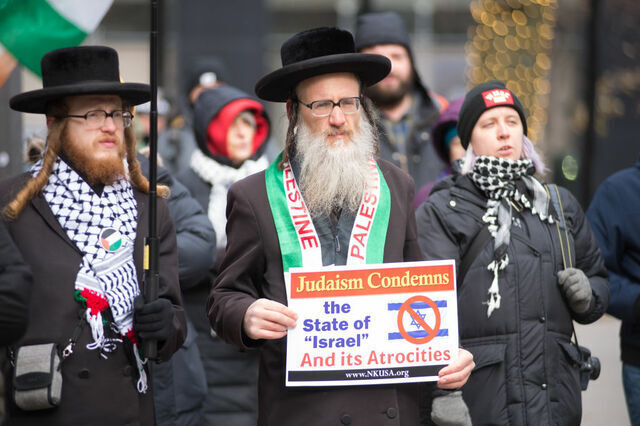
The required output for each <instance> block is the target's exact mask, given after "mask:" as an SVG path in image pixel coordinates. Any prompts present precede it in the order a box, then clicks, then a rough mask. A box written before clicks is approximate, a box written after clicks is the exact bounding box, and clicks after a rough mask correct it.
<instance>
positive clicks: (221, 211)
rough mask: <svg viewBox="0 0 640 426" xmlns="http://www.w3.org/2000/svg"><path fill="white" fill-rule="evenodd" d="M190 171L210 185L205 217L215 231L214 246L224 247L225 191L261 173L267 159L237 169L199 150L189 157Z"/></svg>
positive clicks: (249, 161)
mask: <svg viewBox="0 0 640 426" xmlns="http://www.w3.org/2000/svg"><path fill="white" fill-rule="evenodd" d="M190 165H191V169H192V170H193V171H194V172H195V173H196V174H197V175H198V176H199V177H200V178H201V179H202V180H203V181H205V182H207V183H208V184H210V185H211V193H210V195H209V206H208V208H207V216H208V217H209V221H210V222H211V224H212V225H213V229H214V230H215V231H216V246H217V247H219V248H222V247H225V246H226V244H227V234H226V230H225V227H226V225H227V216H226V211H227V191H228V190H229V186H230V185H231V184H232V183H235V182H237V181H239V180H240V179H244V178H245V177H247V176H249V175H252V174H254V173H258V172H261V171H263V170H264V169H266V168H267V167H268V166H269V162H268V161H267V159H266V158H265V157H264V156H262V157H260V158H258V159H257V160H246V161H245V162H244V163H242V166H240V167H239V168H237V169H236V168H235V167H231V166H227V165H224V164H221V163H218V162H217V161H216V160H214V159H213V158H210V157H207V156H206V155H204V154H203V153H202V151H200V150H195V151H194V152H193V154H192V155H191V164H190Z"/></svg>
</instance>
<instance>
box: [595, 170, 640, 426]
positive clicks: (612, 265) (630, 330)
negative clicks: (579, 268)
mask: <svg viewBox="0 0 640 426" xmlns="http://www.w3.org/2000/svg"><path fill="white" fill-rule="evenodd" d="M587 217H588V218H589V222H591V226H592V227H593V233H594V235H595V236H596V239H597V240H598V245H599V246H600V250H602V255H603V256H604V263H605V265H606V266H607V270H608V271H609V288H610V294H611V301H610V303H609V309H608V310H607V312H608V313H610V314H611V315H613V316H614V317H616V318H618V319H620V320H622V326H621V328H620V355H621V358H622V382H623V385H624V394H625V397H626V401H627V408H628V410H629V418H630V419H631V424H632V425H634V426H636V425H640V158H638V161H637V162H636V164H635V166H633V167H630V168H628V169H625V170H621V171H619V172H617V173H615V174H613V175H612V176H610V177H608V178H607V179H606V180H605V181H604V182H602V184H600V187H598V190H597V191H596V193H595V195H594V196H593V200H591V204H590V205H589V209H588V210H587Z"/></svg>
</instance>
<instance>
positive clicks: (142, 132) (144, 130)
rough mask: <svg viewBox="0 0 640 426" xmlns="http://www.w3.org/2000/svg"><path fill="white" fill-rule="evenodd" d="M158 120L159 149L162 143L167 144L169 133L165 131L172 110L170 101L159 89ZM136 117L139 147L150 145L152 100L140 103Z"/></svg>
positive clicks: (135, 127)
mask: <svg viewBox="0 0 640 426" xmlns="http://www.w3.org/2000/svg"><path fill="white" fill-rule="evenodd" d="M156 106H157V111H156V112H157V122H158V150H159V149H160V148H159V147H160V146H161V145H166V144H167V143H168V141H167V138H168V136H167V133H166V132H165V130H166V128H167V124H168V120H169V113H170V112H171V105H170V104H169V101H167V99H166V98H165V97H164V96H163V95H162V90H160V89H158V101H157V104H156ZM135 114H136V119H135V121H134V123H133V129H134V130H135V132H136V139H137V141H138V149H139V148H142V147H146V146H149V133H150V126H151V102H145V103H143V104H141V105H138V106H137V107H136V110H135Z"/></svg>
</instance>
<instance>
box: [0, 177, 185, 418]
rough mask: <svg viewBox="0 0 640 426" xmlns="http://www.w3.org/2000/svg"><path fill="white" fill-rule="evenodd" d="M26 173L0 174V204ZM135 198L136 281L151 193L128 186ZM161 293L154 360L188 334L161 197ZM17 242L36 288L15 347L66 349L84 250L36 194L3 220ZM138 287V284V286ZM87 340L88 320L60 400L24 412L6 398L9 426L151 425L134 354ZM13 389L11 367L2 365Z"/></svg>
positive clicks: (65, 367)
mask: <svg viewBox="0 0 640 426" xmlns="http://www.w3.org/2000/svg"><path fill="white" fill-rule="evenodd" d="M29 178H30V174H28V173H24V174H21V175H19V176H16V177H12V178H9V179H5V180H2V181H0V206H4V205H6V204H7V203H8V202H9V201H10V200H12V199H13V197H14V196H15V194H16V193H17V192H18V191H19V190H20V189H21V188H22V187H23V186H24V185H25V183H26V182H27V181H28V179H29ZM133 194H134V197H135V199H136V202H137V209H138V224H137V233H136V238H135V242H134V254H133V259H134V263H135V265H136V272H137V279H138V285H139V286H142V282H143V271H144V269H143V253H144V244H143V243H144V236H145V235H146V231H147V229H148V227H149V220H148V216H149V215H148V214H147V212H148V202H147V200H148V197H147V194H144V193H142V192H141V191H139V190H138V189H136V188H134V189H133ZM157 206H158V242H159V244H158V246H159V247H158V251H159V262H158V264H159V288H158V297H161V298H165V299H168V300H169V301H170V302H171V303H172V305H173V312H174V318H173V327H172V328H173V329H172V332H171V335H170V336H169V338H167V340H165V341H164V342H160V343H159V344H158V359H159V360H160V361H161V362H164V361H167V360H169V359H170V358H171V355H173V353H174V352H175V351H176V350H178V348H179V347H180V346H181V345H182V343H183V342H184V339H185V336H186V321H185V317H184V311H183V309H182V305H181V300H180V291H179V288H178V252H177V247H176V238H175V231H174V228H173V223H172V222H171V218H170V217H169V211H168V209H167V204H166V202H165V200H162V199H159V200H158V203H157ZM7 228H8V229H9V232H10V233H11V236H12V237H13V240H14V241H15V243H16V245H17V246H18V248H19V249H20V251H21V252H22V254H23V256H24V258H25V260H26V261H27V262H28V263H29V265H30V266H31V269H32V272H33V289H32V292H31V298H30V300H29V324H28V326H27V330H26V332H25V334H24V336H23V337H22V338H21V339H20V340H19V341H18V342H17V343H16V347H20V346H25V345H32V344H40V343H49V342H52V343H56V344H57V345H58V347H59V348H64V347H65V346H66V345H67V343H68V341H69V338H70V337H71V335H72V334H73V332H74V329H75V327H76V326H77V324H78V313H79V312H80V305H79V304H78V303H77V302H76V301H75V300H74V297H73V294H74V283H75V279H76V275H77V274H78V269H79V267H80V264H81V261H82V253H81V252H80V251H79V250H78V249H77V247H76V246H75V244H74V243H73V242H72V241H71V240H70V239H69V237H68V236H67V234H66V232H65V230H64V229H62V227H61V226H60V223H59V222H58V220H57V219H56V217H55V216H54V215H53V213H52V211H51V209H50V207H49V204H48V203H47V201H46V200H45V198H44V196H43V195H42V194H41V193H40V194H37V195H36V196H34V197H33V198H32V199H31V200H30V201H29V202H27V204H26V206H25V208H24V210H23V211H22V212H21V213H20V215H19V216H18V218H17V219H16V220H14V221H11V222H9V223H7ZM140 291H141V292H142V287H140ZM91 341H92V336H91V329H90V327H87V326H86V325H85V326H84V327H83V328H82V330H81V333H80V335H79V337H78V340H77V344H76V347H75V350H74V352H73V354H72V355H71V356H69V357H68V358H67V359H66V360H65V361H64V363H63V364H62V368H61V371H62V398H61V401H60V406H59V407H57V408H54V409H49V410H41V411H29V412H27V411H22V410H20V409H19V408H18V407H17V406H16V405H15V404H14V403H12V402H9V400H8V399H7V401H6V402H7V413H8V416H7V423H8V424H11V425H45V424H46V425H64V426H66V425H78V424H92V425H94V424H104V425H107V424H108V425H116V424H117V425H124V424H137V425H155V418H154V411H153V395H152V394H153V383H151V386H150V390H148V391H147V392H146V393H145V394H141V393H139V392H138V391H137V389H136V377H135V376H136V374H135V370H134V367H133V365H132V361H130V359H129V357H128V356H127V353H126V351H125V349H124V347H123V345H122V344H121V343H118V344H117V347H116V349H115V350H114V351H113V352H111V353H110V354H109V356H108V358H107V359H102V358H101V357H100V356H99V354H98V353H96V352H95V351H91V350H89V349H87V348H86V345H87V344H88V343H90V342H91ZM3 373H4V377H5V383H6V384H7V389H8V391H7V393H8V394H10V392H11V388H10V386H9V385H10V383H11V382H10V381H9V380H11V373H12V371H10V370H9V369H5V371H3Z"/></svg>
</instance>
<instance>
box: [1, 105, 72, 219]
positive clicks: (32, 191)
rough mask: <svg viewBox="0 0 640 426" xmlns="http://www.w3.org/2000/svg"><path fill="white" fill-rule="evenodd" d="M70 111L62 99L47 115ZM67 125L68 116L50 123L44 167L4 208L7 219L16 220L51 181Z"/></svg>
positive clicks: (43, 158) (57, 114) (51, 107)
mask: <svg viewBox="0 0 640 426" xmlns="http://www.w3.org/2000/svg"><path fill="white" fill-rule="evenodd" d="M68 112H69V107H68V106H67V104H66V103H65V102H64V100H60V101H58V102H56V103H54V104H52V105H51V106H50V107H49V108H48V109H47V116H51V117H59V116H63V115H66V114H67V113H68ZM66 125H67V119H66V118H54V120H53V121H52V122H51V124H50V125H49V130H48V132H47V141H46V145H45V150H44V153H43V154H42V155H43V157H42V168H41V169H40V171H39V172H38V174H37V175H36V176H34V177H32V178H31V179H29V181H28V182H27V183H26V185H25V186H24V187H23V188H22V189H21V190H20V191H19V192H18V194H17V195H16V196H15V197H14V199H13V200H12V201H10V202H9V203H8V204H7V205H6V206H5V207H4V209H2V216H3V217H4V218H5V219H7V220H15V219H16V218H17V217H18V216H19V215H20V212H22V210H23V209H24V207H25V206H26V205H27V203H28V202H29V200H31V199H32V198H33V197H34V196H35V195H36V194H37V193H39V192H40V191H41V190H42V188H44V186H45V185H46V184H47V182H48V181H49V176H50V175H51V172H52V171H53V165H54V164H55V162H56V159H57V158H58V154H59V153H60V150H61V147H62V138H61V136H62V135H63V134H64V130H65V128H66Z"/></svg>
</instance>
